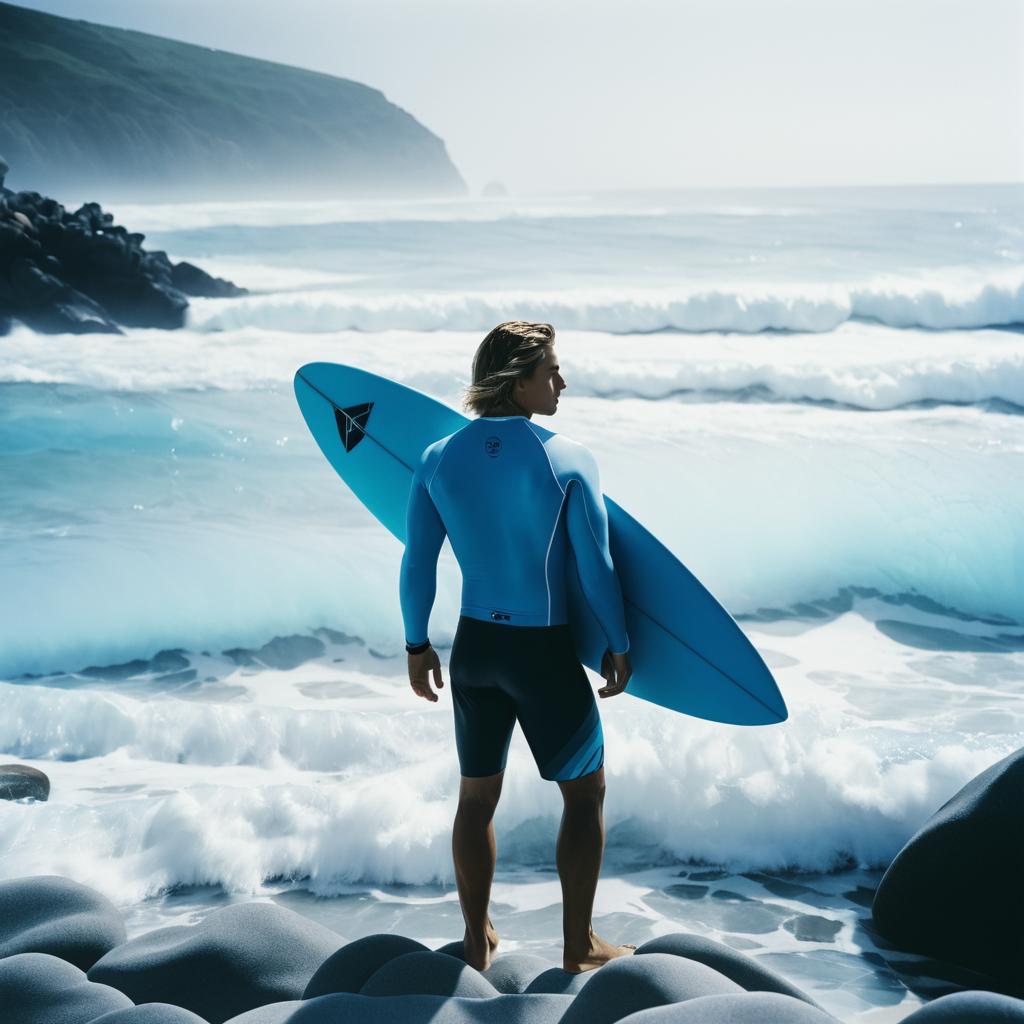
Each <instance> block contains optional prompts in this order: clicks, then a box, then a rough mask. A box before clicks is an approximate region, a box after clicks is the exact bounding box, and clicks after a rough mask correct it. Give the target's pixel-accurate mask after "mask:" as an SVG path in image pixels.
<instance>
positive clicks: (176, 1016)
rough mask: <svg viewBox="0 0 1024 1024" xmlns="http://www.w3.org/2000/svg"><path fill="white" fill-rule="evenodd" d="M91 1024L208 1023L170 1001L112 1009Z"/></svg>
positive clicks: (90, 1022) (90, 1023)
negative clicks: (124, 1008)
mask: <svg viewBox="0 0 1024 1024" xmlns="http://www.w3.org/2000/svg"><path fill="white" fill-rule="evenodd" d="M89 1024H207V1022H206V1021H205V1020H203V1018H202V1017H197V1016H196V1015H195V1014H194V1013H192V1012H191V1011H190V1010H183V1009H182V1008H181V1007H180V1006H172V1005H171V1004H170V1003H143V1004H142V1005H141V1006H129V1007H128V1009H126V1010H112V1011H111V1012H110V1013H105V1014H103V1016H102V1017H97V1018H96V1019H95V1020H91V1021H89Z"/></svg>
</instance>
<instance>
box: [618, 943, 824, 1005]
mask: <svg viewBox="0 0 1024 1024" xmlns="http://www.w3.org/2000/svg"><path fill="white" fill-rule="evenodd" d="M650 953H671V954H672V955H673V956H681V957H685V958H686V959H687V960H695V961H697V962H698V963H702V964H704V965H705V966H707V967H710V968H711V969H712V970H715V971H717V972H718V973H719V974H723V975H725V977H727V978H729V979H730V980H731V981H734V982H736V984H737V985H739V986H740V987H741V988H743V989H746V990H747V991H748V992H778V993H781V994H782V995H785V996H792V997H793V998H795V999H802V1000H803V1001H804V1002H805V1003H809V1004H810V1005H811V1006H814V1007H817V1008H818V1009H821V1007H820V1006H818V1004H817V1003H816V1002H815V1001H814V1000H813V999H812V998H811V997H810V996H809V995H807V993H806V992H803V991H802V990H801V989H799V988H797V986H796V985H794V984H793V983H792V982H790V981H787V980H786V979H785V978H783V977H782V975H781V974H776V973H775V971H773V970H771V969H769V968H768V967H764V966H762V965H761V964H760V963H758V961H757V960H755V959H754V958H753V957H752V956H747V954H746V953H741V952H740V951H739V950H736V949H733V948H732V947H731V946H727V945H725V944H724V943H722V942H716V941H715V940H714V939H707V938H705V937H704V936H703V935H691V934H689V933H688V932H673V933H672V934H670V935H660V936H658V938H656V939H651V940H650V941H649V942H645V943H644V944H643V945H642V946H640V947H639V948H638V949H637V951H636V953H635V954H634V956H641V955H643V956H647V955H648V954H650Z"/></svg>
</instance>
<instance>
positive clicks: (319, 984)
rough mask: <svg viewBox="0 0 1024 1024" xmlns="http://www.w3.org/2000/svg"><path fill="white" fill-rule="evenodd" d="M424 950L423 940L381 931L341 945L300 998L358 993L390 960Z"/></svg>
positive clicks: (318, 969) (310, 981) (311, 980)
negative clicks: (334, 993) (333, 993)
mask: <svg viewBox="0 0 1024 1024" xmlns="http://www.w3.org/2000/svg"><path fill="white" fill-rule="evenodd" d="M424 951H427V947H426V946H424V945H423V943H422V942H417V941H416V940H415V939H408V938H406V937H405V936H404V935H392V934H390V933H387V932H380V933H378V934H376V935H366V936H364V937H363V938H361V939H356V940H355V941H354V942H349V943H347V944H346V945H344V946H342V947H341V949H339V950H338V951H337V952H336V953H334V954H332V955H331V956H329V957H328V958H327V959H326V960H325V961H324V962H323V963H322V964H321V965H320V966H319V968H317V972H316V974H314V975H313V977H312V978H310V979H309V984H308V985H307V986H306V988H305V991H304V992H303V993H302V998H303V999H313V998H314V997H315V996H323V995H327V994H328V993H330V992H358V991H359V990H360V989H361V988H362V987H363V985H365V984H366V982H367V981H368V980H369V978H370V976H371V975H372V974H373V973H374V972H375V971H376V970H377V969H378V968H380V967H383V966H384V964H386V963H387V962H388V961H389V960H394V959H395V957H396V956H402V955H404V954H405V953H417V952H424Z"/></svg>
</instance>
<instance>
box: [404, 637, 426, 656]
mask: <svg viewBox="0 0 1024 1024" xmlns="http://www.w3.org/2000/svg"><path fill="white" fill-rule="evenodd" d="M429 646H430V641H429V640H424V641H423V643H421V644H410V643H407V644H406V645H405V649H406V650H407V651H408V652H409V653H410V654H422V653H423V652H424V651H425V650H426V649H427V648H428V647H429Z"/></svg>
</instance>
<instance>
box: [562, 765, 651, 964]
mask: <svg viewBox="0 0 1024 1024" xmlns="http://www.w3.org/2000/svg"><path fill="white" fill-rule="evenodd" d="M558 786H559V788H560V789H561V790H562V798H563V800H564V807H563V810H562V824H561V827H560V828H559V830H558V845H557V847H556V855H555V859H556V863H557V865H558V876H559V878H560V879H561V882H562V933H563V936H564V939H565V948H564V952H563V955H562V966H563V967H564V968H565V970H567V971H573V972H579V971H588V970H592V969H593V968H595V967H600V966H601V964H603V963H606V962H607V961H609V960H612V959H614V958H615V957H618V956H627V955H629V954H630V953H632V952H633V950H634V949H635V947H634V946H613V945H612V944H611V943H609V942H605V941H604V939H602V938H600V937H598V936H597V935H596V934H595V933H594V929H593V926H592V923H591V915H592V913H593V910H594V895H595V893H596V892H597V878H598V875H599V874H600V873H601V857H602V855H603V853H604V813H603V811H604V790H605V785H604V768H603V767H601V768H598V770H597V771H595V772H591V773H590V774H589V775H584V776H582V777H581V778H578V779H569V780H567V781H564V782H562V781H560V782H559V783H558Z"/></svg>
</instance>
